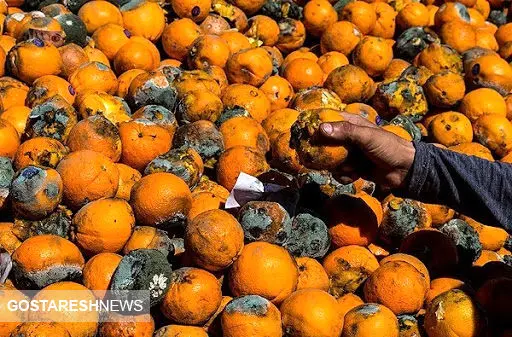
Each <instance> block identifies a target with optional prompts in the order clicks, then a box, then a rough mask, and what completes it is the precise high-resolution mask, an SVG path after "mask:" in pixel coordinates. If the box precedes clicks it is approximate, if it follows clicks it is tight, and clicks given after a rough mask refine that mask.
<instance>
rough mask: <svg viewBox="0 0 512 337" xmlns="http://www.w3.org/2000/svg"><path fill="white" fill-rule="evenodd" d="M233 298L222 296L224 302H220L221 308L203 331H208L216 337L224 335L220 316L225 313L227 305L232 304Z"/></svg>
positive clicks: (205, 324)
mask: <svg viewBox="0 0 512 337" xmlns="http://www.w3.org/2000/svg"><path fill="white" fill-rule="evenodd" d="M232 299H233V297H231V296H222V301H221V302H220V305H219V307H218V308H217V310H216V311H215V313H214V314H213V315H212V316H211V317H210V318H209V319H208V321H207V322H206V323H204V325H203V327H202V328H203V331H205V330H206V332H208V333H209V334H211V335H213V336H216V335H219V334H221V333H222V331H221V329H222V327H221V323H220V315H221V314H222V313H223V312H224V308H225V307H226V305H227V304H228V303H229V302H231V300H232Z"/></svg>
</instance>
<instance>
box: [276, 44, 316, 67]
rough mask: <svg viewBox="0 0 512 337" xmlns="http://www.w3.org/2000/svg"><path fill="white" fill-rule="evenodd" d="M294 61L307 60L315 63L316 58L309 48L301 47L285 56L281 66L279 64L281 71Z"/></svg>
mask: <svg viewBox="0 0 512 337" xmlns="http://www.w3.org/2000/svg"><path fill="white" fill-rule="evenodd" d="M296 59H308V60H312V61H315V62H317V61H318V56H316V54H315V53H313V52H312V51H311V50H310V49H309V48H307V47H302V48H299V49H297V50H294V51H292V52H291V53H290V54H288V55H286V57H285V58H284V60H283V62H282V64H281V71H283V70H284V69H286V67H287V66H288V64H290V62H292V61H293V60H296Z"/></svg>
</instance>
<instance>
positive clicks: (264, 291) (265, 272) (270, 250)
mask: <svg viewBox="0 0 512 337" xmlns="http://www.w3.org/2000/svg"><path fill="white" fill-rule="evenodd" d="M298 276H299V272H298V270H297V265H296V263H295V260H294V259H293V257H292V256H291V255H290V253H289V252H288V251H287V250H286V249H284V248H282V247H280V246H277V245H273V244H270V243H267V242H252V243H249V244H247V245H246V246H245V247H244V248H243V250H242V253H241V254H240V256H239V257H238V259H237V260H236V261H235V262H234V263H233V266H232V268H231V270H230V272H229V287H230V289H231V292H232V293H233V295H235V296H243V295H249V294H254V295H260V296H262V297H264V298H266V299H268V300H270V301H271V302H272V303H277V304H279V303H281V302H282V301H283V300H284V299H285V298H286V297H287V296H288V295H290V294H291V293H292V292H293V291H294V290H295V288H296V287H297V281H298Z"/></svg>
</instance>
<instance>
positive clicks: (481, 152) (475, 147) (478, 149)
mask: <svg viewBox="0 0 512 337" xmlns="http://www.w3.org/2000/svg"><path fill="white" fill-rule="evenodd" d="M449 149H450V150H452V151H455V152H459V153H464V154H467V155H468V156H476V157H479V158H482V159H487V160H489V161H494V157H493V156H492V153H491V150H489V149H488V148H486V147H485V146H483V145H482V144H479V143H462V144H459V145H455V146H450V147H449Z"/></svg>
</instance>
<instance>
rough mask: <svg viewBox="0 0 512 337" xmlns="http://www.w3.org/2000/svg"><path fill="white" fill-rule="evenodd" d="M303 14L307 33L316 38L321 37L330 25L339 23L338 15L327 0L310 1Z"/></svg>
mask: <svg viewBox="0 0 512 337" xmlns="http://www.w3.org/2000/svg"><path fill="white" fill-rule="evenodd" d="M302 14H303V15H304V26H305V27H306V31H307V32H308V34H311V35H312V36H316V37H320V36H321V35H322V33H323V32H324V31H325V30H326V29H327V28H328V27H329V26H330V25H332V24H333V23H335V22H336V21H338V13H337V12H336V10H335V9H334V7H333V6H332V5H331V3H330V2H329V1H327V0H313V1H308V2H307V3H306V5H305V6H304V10H303V13H302Z"/></svg>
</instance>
